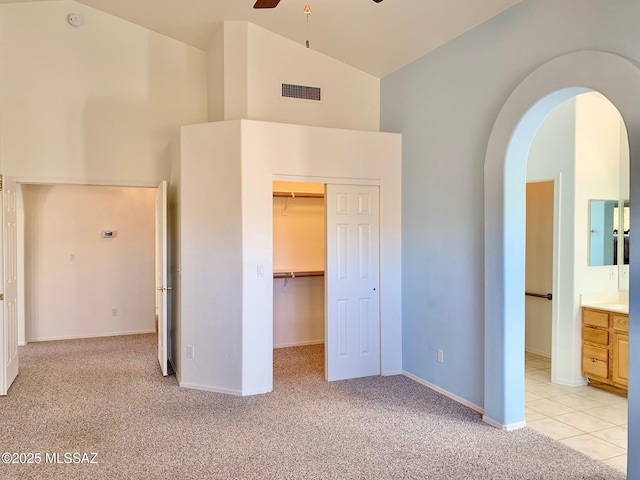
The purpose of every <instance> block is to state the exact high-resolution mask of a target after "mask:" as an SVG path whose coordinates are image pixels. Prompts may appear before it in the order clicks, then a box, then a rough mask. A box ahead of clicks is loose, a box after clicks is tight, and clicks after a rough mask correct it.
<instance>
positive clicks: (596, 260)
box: [589, 200, 619, 267]
mask: <svg viewBox="0 0 640 480" xmlns="http://www.w3.org/2000/svg"><path fill="white" fill-rule="evenodd" d="M618 210H619V209H618V200H589V266H592V267H598V266H604V265H617V264H618V262H617V252H618V242H617V240H618V234H617V232H616V231H615V226H616V225H619V219H618V218H616V216H618V217H619V212H618Z"/></svg>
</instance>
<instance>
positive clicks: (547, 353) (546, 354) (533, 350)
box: [524, 348, 551, 358]
mask: <svg viewBox="0 0 640 480" xmlns="http://www.w3.org/2000/svg"><path fill="white" fill-rule="evenodd" d="M524 351H525V352H526V353H533V354H534V355H540V356H541V357H546V358H551V353H550V352H542V351H540V350H536V349H535V348H525V349H524Z"/></svg>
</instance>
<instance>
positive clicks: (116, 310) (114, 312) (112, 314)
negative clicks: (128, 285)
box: [111, 307, 118, 317]
mask: <svg viewBox="0 0 640 480" xmlns="http://www.w3.org/2000/svg"><path fill="white" fill-rule="evenodd" d="M111 316H112V317H117V316H118V309H117V308H115V307H114V308H112V309H111Z"/></svg>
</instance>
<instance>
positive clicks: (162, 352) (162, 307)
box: [155, 181, 171, 376]
mask: <svg viewBox="0 0 640 480" xmlns="http://www.w3.org/2000/svg"><path fill="white" fill-rule="evenodd" d="M155 223H156V228H155V233H156V309H157V315H158V362H159V363H160V368H161V369H162V375H164V376H167V374H168V373H169V372H168V361H169V348H168V325H169V321H168V315H169V310H168V308H167V306H168V298H167V297H168V295H169V292H170V291H171V287H170V286H168V285H167V283H168V258H167V238H168V237H167V182H166V181H163V182H162V183H161V184H160V185H158V188H157V189H156V222H155Z"/></svg>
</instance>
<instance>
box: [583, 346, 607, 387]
mask: <svg viewBox="0 0 640 480" xmlns="http://www.w3.org/2000/svg"><path fill="white" fill-rule="evenodd" d="M582 374H583V375H584V376H585V377H592V376H593V377H600V378H605V379H606V378H608V377H609V350H607V349H604V348H598V347H590V346H589V345H585V346H584V347H583V349H582Z"/></svg>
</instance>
